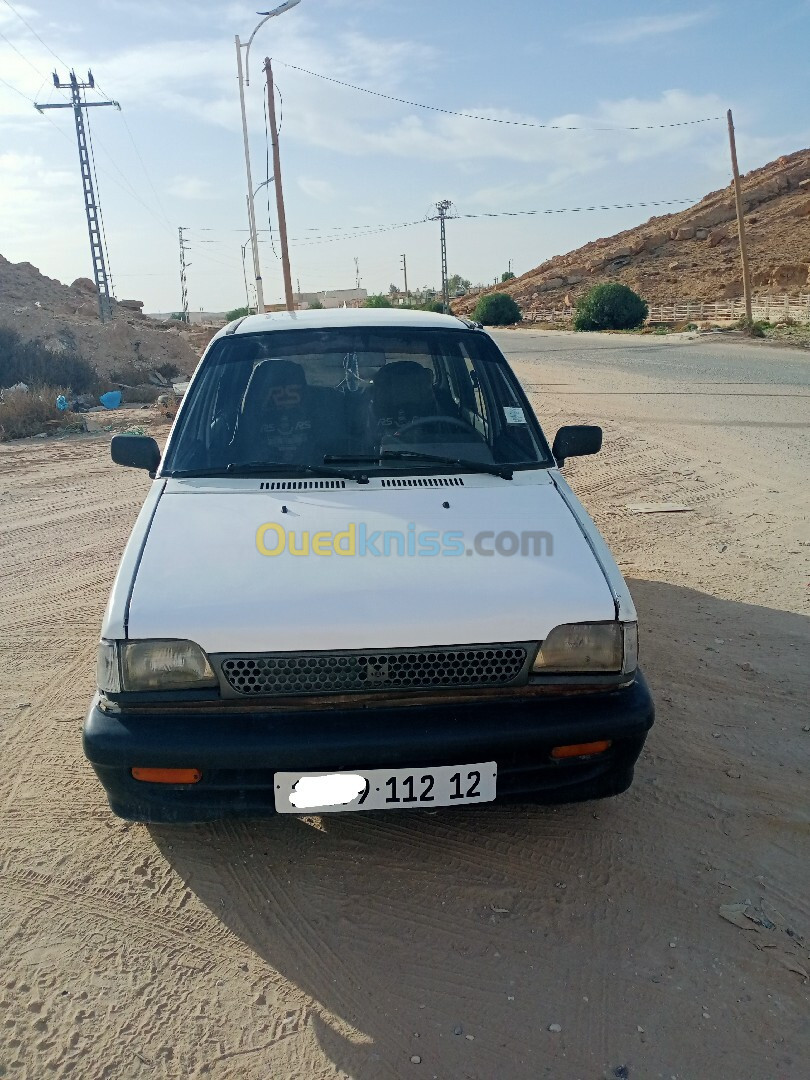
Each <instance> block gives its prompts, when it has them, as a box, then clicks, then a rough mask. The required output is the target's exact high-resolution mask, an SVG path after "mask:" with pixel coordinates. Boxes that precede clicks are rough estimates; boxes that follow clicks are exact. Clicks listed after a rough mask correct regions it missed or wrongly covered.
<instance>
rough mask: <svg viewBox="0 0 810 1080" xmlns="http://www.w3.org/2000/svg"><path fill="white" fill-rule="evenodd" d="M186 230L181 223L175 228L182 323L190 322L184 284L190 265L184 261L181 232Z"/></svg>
mask: <svg viewBox="0 0 810 1080" xmlns="http://www.w3.org/2000/svg"><path fill="white" fill-rule="evenodd" d="M187 231H188V230H187V228H186V227H185V226H183V225H180V226H179V228H178V230H177V232H178V233H179V235H180V304H181V311H182V313H183V318H182V321H183V322H184V323H188V322H191V320H190V319H189V317H188V288H187V286H186V270H187V269H188V267H189V266H191V263H187V262H186V252H187V251H188V246H187V244H186V238H185V236H184V235H183V233H185V232H187Z"/></svg>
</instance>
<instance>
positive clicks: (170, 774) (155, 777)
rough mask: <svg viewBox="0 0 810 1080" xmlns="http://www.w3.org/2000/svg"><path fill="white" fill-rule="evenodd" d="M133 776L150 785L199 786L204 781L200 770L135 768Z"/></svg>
mask: <svg viewBox="0 0 810 1080" xmlns="http://www.w3.org/2000/svg"><path fill="white" fill-rule="evenodd" d="M132 775H133V776H134V777H135V779H136V780H144V781H146V782H147V783H149V784H199V782H200V780H202V773H201V772H200V770H199V769H139V768H134V769H133V770H132Z"/></svg>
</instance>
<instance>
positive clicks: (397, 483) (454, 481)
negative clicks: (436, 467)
mask: <svg viewBox="0 0 810 1080" xmlns="http://www.w3.org/2000/svg"><path fill="white" fill-rule="evenodd" d="M380 483H381V484H382V486H383V487H386V488H412V487H421V488H440V487H464V481H463V480H462V478H461V477H460V476H403V477H401V478H400V477H397V478H387V479H384V480H381V481H380Z"/></svg>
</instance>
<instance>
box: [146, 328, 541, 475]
mask: <svg viewBox="0 0 810 1080" xmlns="http://www.w3.org/2000/svg"><path fill="white" fill-rule="evenodd" d="M439 459H443V460H439ZM457 462H465V463H468V464H470V465H473V464H476V463H477V464H478V466H479V467H480V469H481V471H498V470H497V469H495V470H493V466H503V465H510V466H515V467H517V468H520V467H523V468H531V467H534V468H538V467H545V466H549V465H551V464H552V459H551V456H550V454H549V451H548V446H547V445H546V442H545V439H544V437H543V434H542V432H541V431H540V429H539V427H538V425H537V421H536V419H535V418H534V415H533V414H532V413H531V410H530V409H529V406H528V403H527V401H526V398H525V396H524V395H523V392H522V391H521V389H520V386H519V385H518V383H517V380H516V379H515V377H514V375H513V374H512V372H511V371H510V369H509V366H508V365H507V363H506V361H505V360H504V358H503V356H502V355H501V353H500V352H499V350H498V349H497V347H496V346H495V344H494V342H493V341H492V340H491V339H490V338H489V337H488V336H487V335H486V334H483V333H481V332H480V331H476V330H458V331H456V330H452V329H450V330H446V329H439V330H432V329H427V328H414V327H407V328H398V327H391V328H388V327H385V328H374V329H363V328H357V329H355V328H350V329H346V328H333V329H330V328H326V329H304V328H302V329H295V330H273V331H269V332H263V333H256V334H238V333H237V334H233V335H230V336H226V337H223V338H220V339H219V340H218V341H216V342H215V343H214V345H213V346H212V347H211V349H210V351H209V353H208V355H207V356H206V358H205V360H204V361H203V364H202V367H201V369H200V371H199V373H198V375H197V377H196V378H195V379H194V382H193V384H192V387H191V389H190V391H189V398H188V400H187V401H186V402H185V403H184V407H183V410H182V413H181V416H180V419H179V421H178V424H177V426H176V429H175V431H174V433H173V435H172V438H171V440H170V443H169V446H168V447H167V450H166V455H165V458H164V462H163V466H162V469H161V473H162V475H175V476H179V475H184V474H185V475H188V474H195V475H201V476H205V475H207V474H216V473H220V474H222V473H227V474H231V475H238V473H239V471H240V468H241V469H242V470H243V471H244V472H249V471H251V470H252V471H253V472H255V471H256V470H257V469H261V468H262V467H263V466H266V467H267V469H268V470H270V469H278V470H281V471H283V470H284V468H285V467H287V470H288V471H290V472H292V471H294V470H295V469H296V468H297V469H299V470H300V471H303V472H307V473H309V474H310V475H313V474H314V470H316V469H317V468H318V467H324V474H327V473H328V472H330V471H331V472H333V473H334V472H340V473H341V474H342V475H352V470H362V471H363V472H364V473H368V472H370V471H374V472H378V471H387V472H389V473H391V472H401V471H406V472H420V471H425V470H431V471H437V470H442V469H448V468H452V466H453V463H457Z"/></svg>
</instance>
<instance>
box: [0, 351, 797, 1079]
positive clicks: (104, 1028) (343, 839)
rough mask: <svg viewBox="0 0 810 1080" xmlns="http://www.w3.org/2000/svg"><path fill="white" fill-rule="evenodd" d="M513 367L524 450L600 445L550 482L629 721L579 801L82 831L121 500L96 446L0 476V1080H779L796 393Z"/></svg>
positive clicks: (541, 364)
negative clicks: (560, 479)
mask: <svg viewBox="0 0 810 1080" xmlns="http://www.w3.org/2000/svg"><path fill="white" fill-rule="evenodd" d="M516 337H517V335H514V336H511V337H510V336H509V335H505V336H504V337H503V338H502V339H501V340H502V341H504V342H505V346H506V347H507V349H509V351H510V352H511V354H512V355H513V356H514V358H515V363H516V367H517V369H518V371H519V373H520V375H521V378H522V379H523V381H524V384H525V385H526V386H527V387H528V388H529V390H530V392H531V393H532V395H533V397H534V398H535V400H536V402H537V405H538V409H539V412H540V414H541V416H542V418H543V422H544V424H545V426H546V428H547V430H548V431H549V432H550V433H553V431H554V430H555V428H556V426H557V424H558V423H562V422H576V421H581V420H598V421H602V422H604V424H605V429H606V448H605V452H604V453H603V454H602V455H601V456H600V457H598V458H594V459H590V460H582V461H577V462H571V463H570V467H569V468H568V469H567V472H568V474H569V476H570V477H571V478H572V481H573V483H574V486H575V487H576V489H577V490H578V492H579V493H580V494H581V496H582V497H583V499H584V501H585V503H586V505H587V506H588V507H589V509H590V510H591V511H592V513H593V514H594V516H595V517H596V519H597V521H598V523H599V525H600V528H602V530H603V531H604V533H605V535H606V537H607V539H608V541H609V542H610V544H611V545H612V548H613V550H614V552H615V553H616V555H617V557H618V559H619V561H620V563H621V565H622V567H623V569H624V570H625V572H626V573H627V575H628V578H629V579H630V584H631V588H632V590H633V594H634V596H635V598H636V602H637V604H638V606H639V609H640V614H641V619H642V625H643V632H642V649H643V664H644V666H645V669H646V671H647V673H648V675H649V677H650V680H651V683H652V686H653V689H654V693H655V696H656V701H657V706H658V721H657V724H656V727H655V728H654V729H653V731H652V733H651V736H650V738H649V740H648V744H647V748H646V750H645V752H644V754H643V756H642V759H641V761H640V763H639V767H638V770H637V774H636V782H635V785H634V786H633V788H632V789H631V790H630V791H629V792H628V793H627V794H625V795H623V796H621V797H620V798H618V799H615V800H612V801H609V802H601V803H591V804H583V805H578V806H574V807H563V808H559V809H542V808H538V809H535V808H531V809H528V808H517V809H515V808H506V807H504V808H501V807H499V806H497V805H493V806H489V807H486V808H484V807H482V808H480V809H479V810H477V811H476V812H449V811H439V812H436V813H434V814H427V815H424V814H419V815H409V814H407V813H402V814H390V815H378V816H373V815H361V814H352V815H345V816H335V817H330V818H310V819H306V820H292V819H285V820H273V821H269V822H255V823H239V824H234V823H223V824H217V825H213V826H205V827H203V826H199V827H194V828H189V829H179V828H169V827H152V828H146V827H144V826H139V825H128V824H125V823H123V822H121V821H119V820H117V819H115V818H114V817H112V815H111V814H110V813H109V812H108V810H107V807H106V803H105V801H104V798H103V795H102V792H101V789H100V788H99V786H98V785H97V783H96V781H95V778H94V776H93V774H92V773H91V771H90V769H89V768H88V767H87V765H86V763H85V762H84V760H83V758H82V754H81V746H80V740H79V730H80V725H81V720H82V716H83V713H84V710H85V708H86V706H87V703H88V701H89V698H90V696H91V693H92V688H93V683H94V670H93V669H94V654H95V642H96V639H97V634H98V627H99V624H100V619H101V614H102V611H103V607H104V604H105V602H106V596H107V592H108V589H109V586H110V583H111V581H112V577H113V574H114V572H115V568H116V564H117V561H118V558H119V555H120V552H121V548H122V546H123V543H124V541H125V539H126V536H127V534H128V531H129V529H130V527H131V524H132V521H133V519H134V517H135V514H136V513H137V510H138V508H139V506H140V503H141V500H142V498H143V495H144V492H145V490H146V487H147V483H148V481H146V480H145V478H144V477H142V476H140V475H138V474H136V473H133V472H127V471H124V470H121V469H117V468H115V467H114V466H112V465H111V464H110V462H109V453H108V442H109V436H108V435H104V434H101V435H86V436H72V437H69V438H65V439H62V440H59V441H57V440H48V441H42V440H29V441H26V442H21V443H17V444H15V445H4V446H2V447H0V672H2V676H1V677H0V717H1V718H2V732H1V737H2V758H1V759H0V760H2V770H0V806H1V807H2V811H1V814H2V817H0V866H1V867H2V876H0V897H2V900H1V902H0V949H1V953H0V955H1V956H2V963H0V969H1V970H0V1076H9V1077H15V1078H17V1077H27V1078H30V1080H41V1078H42V1077H48V1076H54V1077H62V1076H72V1077H78V1078H81V1080H85V1078H88V1080H96V1078H116V1080H117V1078H130V1077H131V1078H141V1077H143V1078H147V1077H148V1078H150V1080H151V1078H164V1077H165V1078H175V1077H183V1078H185V1077H202V1076H206V1077H212V1078H215V1080H225V1078H240V1080H241V1078H245V1080H254V1078H255V1080H267V1078H283V1080H287V1078H300V1080H320V1078H332V1077H352V1078H354V1080H378V1078H379V1080H383V1078H386V1080H387V1078H400V1077H406V1078H409V1077H414V1078H418V1077H431V1078H437V1080H501V1078H504V1080H524V1078H525V1080H537V1078H540V1077H550V1078H553V1080H556V1078H560V1080H569V1078H571V1080H600V1078H602V1077H606V1078H617V1080H618V1078H622V1077H631V1078H633V1080H640V1078H648V1077H650V1078H657V1077H662V1078H665V1080H671V1078H677V1080H703V1078H705V1077H719V1078H723V1080H725V1078H729V1080H747V1078H751V1080H771V1078H778V1080H787V1078H799V1077H802V1078H803V1077H806V1076H807V1062H808V1060H810V1020H809V1019H808V1018H809V1017H810V1008H808V1004H809V1003H810V986H809V985H808V983H809V980H808V979H807V978H806V977H805V976H804V975H803V974H802V971H804V972H807V971H810V951H809V950H808V945H809V944H810V809H809V808H808V776H810V762H809V761H808V758H809V757H810V710H809V709H808V656H809V655H810V650H809V649H808V646H809V645H810V632H809V631H808V622H809V620H808V619H807V617H806V614H805V613H806V612H807V608H808V601H807V596H808V591H810V590H808V581H809V580H810V572H808V568H807V555H808V552H810V547H808V542H810V535H808V530H807V518H808V491H807V484H806V476H807V467H808V438H807V434H808V427H807V423H808V398H807V394H808V387H807V383H808V379H807V373H808V370H810V365H808V363H807V361H806V360H801V362H802V363H804V365H805V366H804V368H799V369H796V370H797V371H798V377H797V378H796V379H794V380H791V381H790V383H789V384H788V383H786V384H785V385H784V386H781V387H776V388H774V384H773V383H772V382H769V381H768V380H767V379H765V380H764V381H760V382H759V383H758V384H757V385H752V386H750V387H749V390H750V392H751V393H752V394H754V395H756V397H757V400H756V401H753V400H752V398H751V397H750V396H749V397H745V398H743V397H740V398H739V399H738V398H737V396H736V395H737V394H738V393H739V392H740V391H741V387H739V386H738V387H736V388H734V387H731V386H728V385H726V386H725V389H723V390H717V377H716V376H712V377H711V378H710V379H709V382H710V383H712V387H713V388H712V389H709V390H707V389H706V388H705V387H704V388H703V390H701V391H700V392H698V391H697V389H696V383H697V382H699V380H698V379H697V376H696V375H695V374H694V372H692V371H687V367H688V362H687V361H683V362H682V365H683V364H686V367H684V368H683V371H684V374H683V375H679V374H678V372H677V371H674V372H673V370H672V369H670V370H667V371H665V372H664V370H663V369H661V370H660V371H658V372H657V373H656V368H655V365H654V364H652V365H651V368H650V371H651V373H648V374H644V373H640V372H639V371H638V370H636V369H635V368H633V365H628V364H623V360H622V357H623V356H624V354H621V355H617V356H616V357H610V356H607V355H606V354H605V355H600V356H598V357H596V359H595V360H594V361H593V362H590V361H588V362H586V361H585V360H582V362H580V361H578V360H576V358H575V360H572V358H571V356H570V355H569V356H563V355H562V353H561V352H560V350H564V349H565V348H567V347H568V346H566V345H565V341H566V340H568V341H570V338H569V339H566V338H565V337H564V336H561V338H560V340H561V342H562V344H560V345H559V348H558V346H557V345H555V340H554V339H553V338H551V337H549V336H547V335H542V338H543V342H542V343H537V342H536V341H535V338H534V337H532V336H530V335H525V334H521V335H520V343H516ZM669 344H670V343H668V342H662V343H661V347H662V348H666V347H669ZM647 347H648V348H649V347H651V346H647ZM655 347H657V345H656V346H655ZM689 347H690V348H692V349H695V350H700V349H701V348H703V346H702V345H701V344H700V343H697V344H695V345H690V346H689ZM622 348H624V344H623V343H622ZM685 349H686V346H684V350H685ZM678 355H679V354H678ZM689 355H690V356H691V357H692V358H695V357H698V356H699V355H700V354H699V353H698V352H693V353H691V354H689ZM656 356H658V357H659V358H663V360H665V361H667V360H671V359H672V358H673V357H675V356H676V354H675V353H671V354H664V353H661V354H656ZM799 362H800V361H797V363H799ZM712 379H714V380H715V381H714V382H712ZM690 395H691V396H690ZM769 395H770V396H769ZM142 417H143V414H141V417H138V418H136V422H139V423H140V422H142ZM158 434H160V432H158ZM663 500H677V501H678V502H684V503H687V504H689V505H690V506H692V507H693V510H692V512H691V513H689V514H683V515H649V516H634V515H631V514H629V513H628V512H627V511H626V510H625V509H624V507H625V505H626V504H627V503H631V502H632V503H635V502H653V501H655V502H657V501H663ZM745 901H750V904H751V906H750V908H749V911H750V913H751V914H753V915H754V916H755V917H758V918H760V922H759V923H756V922H753V921H751V920H750V919H747V918H745V917H744V916H741V915H738V916H736V918H737V920H738V922H739V923H740V924H741V925H739V926H738V925H735V924H734V923H732V922H729V921H727V920H724V919H723V918H721V916H720V914H719V909H720V908H721V906H723V905H730V904H734V903H742V902H745ZM556 1025H559V1027H560V1030H559V1031H557V1030H550V1028H551V1027H552V1026H556ZM417 1058H418V1059H419V1061H418V1062H417V1061H416V1059H417ZM802 1061H804V1065H802Z"/></svg>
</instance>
